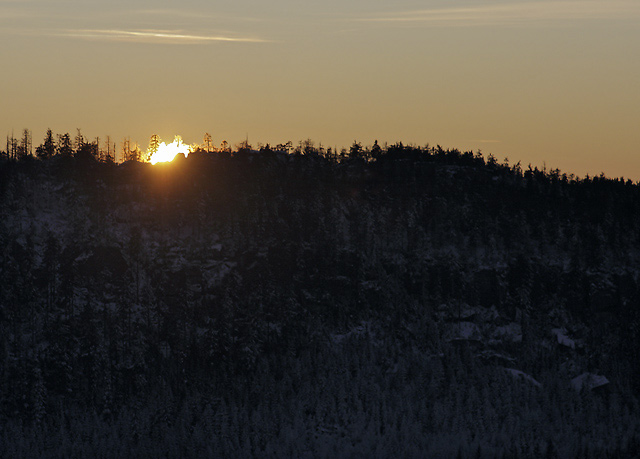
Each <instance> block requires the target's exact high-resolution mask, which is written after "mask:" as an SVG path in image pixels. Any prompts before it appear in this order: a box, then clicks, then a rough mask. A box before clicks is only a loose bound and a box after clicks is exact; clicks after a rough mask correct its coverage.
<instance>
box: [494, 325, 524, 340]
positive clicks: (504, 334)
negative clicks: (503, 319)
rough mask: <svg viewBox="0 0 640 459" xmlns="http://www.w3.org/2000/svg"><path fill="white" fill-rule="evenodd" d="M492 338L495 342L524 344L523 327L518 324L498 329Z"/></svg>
mask: <svg viewBox="0 0 640 459" xmlns="http://www.w3.org/2000/svg"><path fill="white" fill-rule="evenodd" d="M491 337H492V338H493V339H494V340H506V341H511V342H513V343H520V342H522V327H521V326H520V324H518V323H516V322H511V323H508V324H507V325H502V326H499V327H496V328H495V329H494V330H493V333H492V335H491Z"/></svg>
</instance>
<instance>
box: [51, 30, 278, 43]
mask: <svg viewBox="0 0 640 459" xmlns="http://www.w3.org/2000/svg"><path fill="white" fill-rule="evenodd" d="M56 35H58V36H64V37H71V38H81V39H85V40H100V41H121V42H135V43H151V44H203V43H214V42H239V43H267V42H269V40H264V39H261V38H250V37H236V36H225V35H194V34H190V33H183V32H181V31H167V30H112V29H80V30H67V31H64V32H61V33H58V34H56Z"/></svg>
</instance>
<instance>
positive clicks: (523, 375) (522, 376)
mask: <svg viewBox="0 0 640 459" xmlns="http://www.w3.org/2000/svg"><path fill="white" fill-rule="evenodd" d="M504 370H505V371H506V372H507V373H508V374H510V375H511V376H513V377H514V378H516V379H522V380H524V381H527V382H529V383H531V384H533V385H534V386H536V387H542V384H540V383H539V382H538V381H536V380H535V379H534V378H533V377H532V376H531V375H528V374H526V373H525V372H524V371H520V370H516V369H515V368H505V369H504Z"/></svg>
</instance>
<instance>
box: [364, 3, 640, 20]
mask: <svg viewBox="0 0 640 459" xmlns="http://www.w3.org/2000/svg"><path fill="white" fill-rule="evenodd" d="M624 18H626V19H634V18H635V19H638V18H640V1H637V0H607V1H603V0H558V1H524V2H514V3H500V4H492V5H480V6H465V7H457V8H440V9H423V10H415V11H405V12H399V13H391V14H382V15H372V16H369V17H365V18H359V19H358V21H361V22H373V23H375V22H377V23H391V24H398V25H399V24H405V25H420V24H422V25H430V26H499V25H502V26H515V25H522V24H549V23H553V22H557V21H577V20H606V19H624Z"/></svg>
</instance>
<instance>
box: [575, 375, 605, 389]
mask: <svg viewBox="0 0 640 459" xmlns="http://www.w3.org/2000/svg"><path fill="white" fill-rule="evenodd" d="M607 384H609V380H608V379H607V377H606V376H602V375H596V374H593V373H582V374H581V375H580V376H576V377H575V378H573V379H572V380H571V387H573V388H574V389H575V390H576V391H578V392H580V391H582V390H583V389H585V390H593V389H596V388H598V387H602V386H606V385H607Z"/></svg>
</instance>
